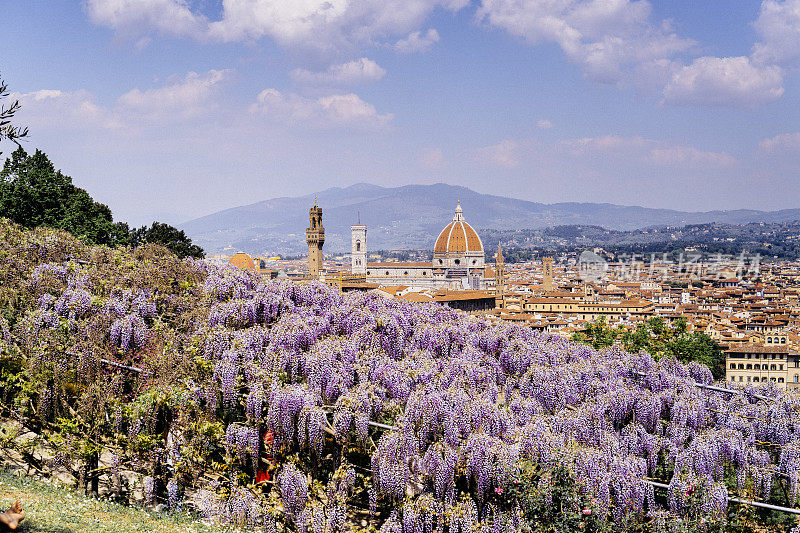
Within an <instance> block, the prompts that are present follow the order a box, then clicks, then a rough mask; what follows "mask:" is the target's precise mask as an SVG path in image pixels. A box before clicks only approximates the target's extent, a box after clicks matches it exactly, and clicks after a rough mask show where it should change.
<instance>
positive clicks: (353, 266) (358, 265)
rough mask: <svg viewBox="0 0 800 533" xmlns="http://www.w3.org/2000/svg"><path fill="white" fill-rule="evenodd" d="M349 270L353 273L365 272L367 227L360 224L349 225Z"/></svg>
mask: <svg viewBox="0 0 800 533" xmlns="http://www.w3.org/2000/svg"><path fill="white" fill-rule="evenodd" d="M350 235H351V241H352V243H351V247H350V271H351V272H352V273H353V274H366V273H367V227H366V226H365V225H363V224H361V221H360V220H359V223H358V224H353V225H352V226H350Z"/></svg>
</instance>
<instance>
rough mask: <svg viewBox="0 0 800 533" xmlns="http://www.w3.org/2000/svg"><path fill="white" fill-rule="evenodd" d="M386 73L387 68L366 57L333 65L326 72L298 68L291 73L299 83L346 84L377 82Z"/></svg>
mask: <svg viewBox="0 0 800 533" xmlns="http://www.w3.org/2000/svg"><path fill="white" fill-rule="evenodd" d="M385 74H386V70H384V69H383V68H381V66H380V65H378V64H377V63H376V62H374V61H373V60H371V59H367V58H366V57H362V58H361V59H357V60H355V61H350V62H348V63H342V64H340V65H332V66H330V67H328V70H326V71H324V72H312V71H309V70H304V69H300V68H298V69H294V70H293V71H292V72H290V73H289V75H290V76H291V78H292V79H293V80H294V81H296V82H297V83H302V84H306V85H346V86H350V85H361V84H364V83H371V82H376V81H378V80H380V79H381V78H383V76H384V75H385Z"/></svg>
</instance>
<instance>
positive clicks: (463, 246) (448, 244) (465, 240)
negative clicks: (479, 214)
mask: <svg viewBox="0 0 800 533" xmlns="http://www.w3.org/2000/svg"><path fill="white" fill-rule="evenodd" d="M453 252H456V253H466V252H480V253H483V243H482V242H481V238H480V237H478V233H477V232H476V231H475V230H474V229H472V226H470V225H469V224H467V223H466V222H465V221H464V212H463V211H462V209H461V204H460V203H459V204H458V207H456V214H455V216H453V221H452V222H451V223H450V224H448V225H447V226H445V228H444V229H443V230H442V232H441V233H440V234H439V237H438V238H437V239H436V245H435V246H434V247H433V253H435V254H445V253H453Z"/></svg>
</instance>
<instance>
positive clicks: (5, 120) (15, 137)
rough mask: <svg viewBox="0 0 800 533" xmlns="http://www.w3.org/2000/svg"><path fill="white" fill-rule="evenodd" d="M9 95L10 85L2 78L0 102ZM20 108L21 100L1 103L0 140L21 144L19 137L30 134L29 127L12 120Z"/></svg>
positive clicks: (0, 79) (0, 80) (0, 81)
mask: <svg viewBox="0 0 800 533" xmlns="http://www.w3.org/2000/svg"><path fill="white" fill-rule="evenodd" d="M9 95H10V93H9V92H8V86H7V85H6V84H5V82H4V81H3V79H2V78H0V102H2V101H3V100H4V99H6V98H8V97H9ZM19 110H20V105H19V100H14V101H13V102H11V104H10V105H8V106H7V107H6V105H5V104H3V103H0V141H2V140H3V139H7V140H9V141H11V142H13V143H14V144H16V145H17V146H20V144H19V139H22V138H23V137H27V136H28V128H21V127H19V126H15V125H14V124H13V123H12V122H11V119H12V118H14V115H16V114H17V111H19ZM2 153H3V152H0V155H2Z"/></svg>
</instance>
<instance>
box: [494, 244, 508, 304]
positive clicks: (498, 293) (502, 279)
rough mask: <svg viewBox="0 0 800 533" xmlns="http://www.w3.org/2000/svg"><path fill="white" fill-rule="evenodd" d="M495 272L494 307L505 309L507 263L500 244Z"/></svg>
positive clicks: (498, 245)
mask: <svg viewBox="0 0 800 533" xmlns="http://www.w3.org/2000/svg"><path fill="white" fill-rule="evenodd" d="M494 272H495V278H494V279H495V291H494V306H495V307H496V308H498V309H503V308H504V307H505V306H506V305H505V303H506V263H505V260H504V259H503V250H502V249H501V248H500V243H498V244H497V258H496V259H495V262H494Z"/></svg>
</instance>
